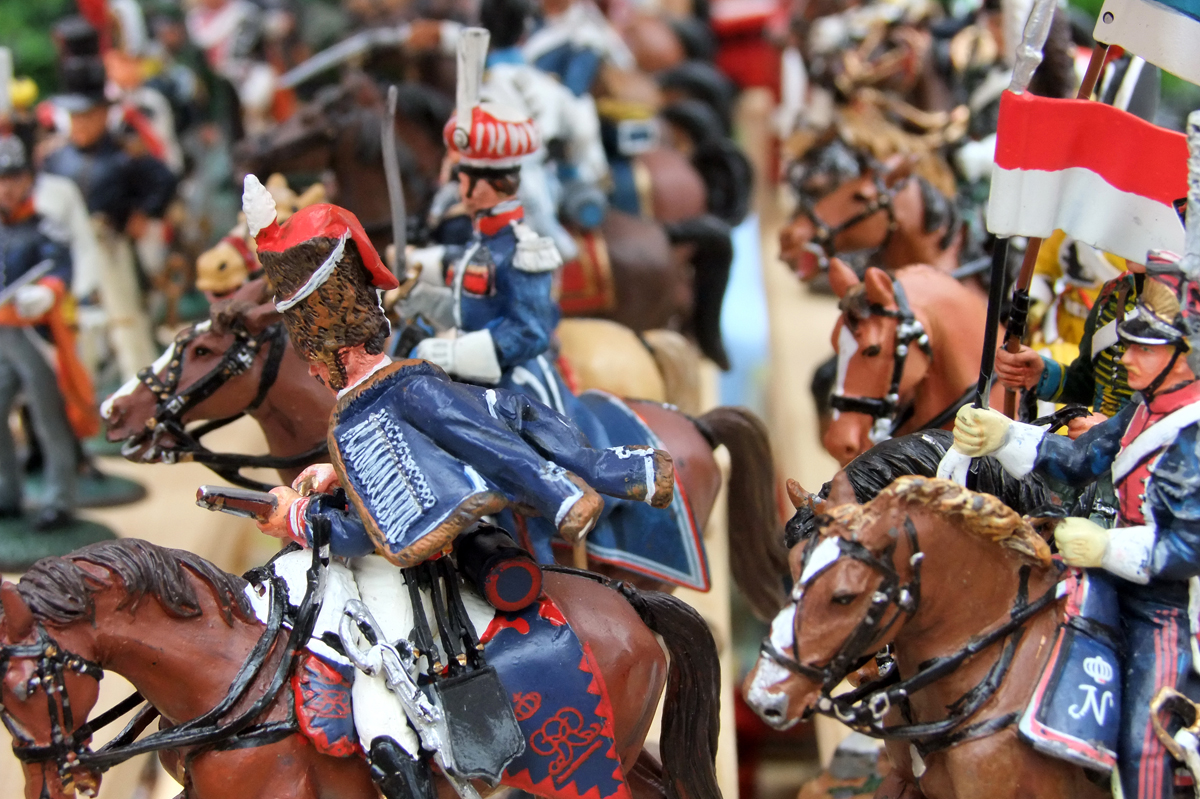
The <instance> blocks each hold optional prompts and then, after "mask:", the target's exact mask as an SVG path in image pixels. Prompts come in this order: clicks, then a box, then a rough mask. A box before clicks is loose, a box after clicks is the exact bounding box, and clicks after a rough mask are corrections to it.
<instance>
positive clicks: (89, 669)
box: [0, 624, 131, 791]
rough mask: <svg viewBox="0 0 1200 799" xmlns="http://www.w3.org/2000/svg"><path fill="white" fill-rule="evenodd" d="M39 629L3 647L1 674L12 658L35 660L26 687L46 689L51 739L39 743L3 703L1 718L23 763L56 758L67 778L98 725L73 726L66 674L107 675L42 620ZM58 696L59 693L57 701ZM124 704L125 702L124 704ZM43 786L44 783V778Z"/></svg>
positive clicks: (1, 652) (61, 773)
mask: <svg viewBox="0 0 1200 799" xmlns="http://www.w3.org/2000/svg"><path fill="white" fill-rule="evenodd" d="M36 630H37V640H36V641H35V642H34V643H32V644H15V645H10V646H5V647H0V675H4V674H7V673H8V666H9V662H10V661H12V660H21V659H29V660H33V661H34V674H33V676H32V677H31V678H30V679H29V680H28V682H26V683H25V686H24V690H25V691H26V692H27V693H28V694H32V693H33V692H34V691H36V690H37V689H38V688H41V689H43V690H44V691H45V693H46V707H47V710H46V713H47V716H48V718H49V722H50V743H49V744H47V745H45V746H39V745H38V744H37V743H36V742H35V741H34V740H33V739H31V738H30V737H29V736H27V735H26V734H25V731H24V730H23V729H22V728H21V727H20V726H18V725H17V724H16V723H15V722H14V720H13V719H12V717H11V716H10V715H9V713H8V710H7V708H4V707H3V706H0V722H3V724H4V726H5V727H6V728H7V729H8V732H9V734H10V735H11V736H12V738H13V752H14V753H15V754H16V756H17V758H18V759H19V760H21V761H22V762H24V763H49V762H54V763H55V764H57V766H58V775H59V777H60V779H62V780H63V781H64V782H65V781H67V780H68V778H69V777H70V775H71V772H72V771H74V770H75V769H77V768H79V767H80V765H81V764H80V757H81V756H83V755H84V754H85V753H86V752H87V751H88V745H87V742H88V741H89V740H90V738H91V736H92V732H93V731H94V729H95V728H94V727H93V726H92V725H90V724H85V725H83V726H81V727H80V728H79V729H74V727H75V721H74V716H73V713H72V711H71V698H70V696H69V695H68V694H67V682H66V676H67V674H68V673H71V672H74V673H76V674H81V675H86V676H88V677H91V678H92V679H94V680H96V681H97V682H98V681H99V680H100V679H101V678H102V677H103V676H104V670H103V669H102V668H101V667H100V664H99V663H96V662H94V661H91V660H88V659H86V658H83V657H80V656H79V655H75V654H72V653H70V652H68V651H66V650H64V649H63V648H62V647H60V646H58V644H56V643H55V641H54V640H53V639H52V638H51V637H50V636H49V635H48V634H47V633H46V630H45V628H44V627H43V626H42V625H41V624H38V625H37V628H36ZM56 697H58V700H57V701H56ZM124 704H125V703H122V705H124ZM130 709H131V707H124V709H123V711H122V712H128V711H129V710H130ZM60 710H61V712H60ZM98 720H99V719H98ZM44 790H45V783H44V782H43V791H44Z"/></svg>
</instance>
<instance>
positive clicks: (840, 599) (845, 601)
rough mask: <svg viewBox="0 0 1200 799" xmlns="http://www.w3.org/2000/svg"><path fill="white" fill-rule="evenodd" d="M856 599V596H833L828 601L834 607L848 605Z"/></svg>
mask: <svg viewBox="0 0 1200 799" xmlns="http://www.w3.org/2000/svg"><path fill="white" fill-rule="evenodd" d="M856 599H858V594H834V595H833V599H831V600H830V601H831V602H833V604H835V605H849V604H850V603H852V602H853V601H854V600H856Z"/></svg>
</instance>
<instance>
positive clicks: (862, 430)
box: [823, 258, 932, 466]
mask: <svg viewBox="0 0 1200 799" xmlns="http://www.w3.org/2000/svg"><path fill="white" fill-rule="evenodd" d="M829 282H830V284H831V285H832V286H833V289H834V292H835V293H836V294H837V295H838V297H839V299H840V307H841V309H842V316H841V319H839V320H838V323H837V325H836V326H835V327H834V331H833V348H834V351H835V352H836V353H837V359H838V361H837V363H838V368H837V382H836V384H835V386H834V393H833V400H832V404H833V407H834V414H833V420H832V421H831V422H830V424H829V427H828V429H827V430H826V431H825V437H824V440H823V443H824V445H825V449H826V450H828V451H829V453H830V454H831V455H833V456H834V457H835V458H837V459H838V462H839V463H840V464H841V465H842V466H845V465H846V464H847V463H849V462H850V461H851V460H853V459H854V458H855V457H856V456H857V455H859V454H861V453H862V452H864V451H865V450H867V449H869V448H870V447H871V445H872V444H876V443H878V442H879V441H882V440H884V439H885V438H888V437H890V436H891V435H892V434H893V433H894V432H895V431H896V429H898V427H899V426H900V423H901V422H902V421H904V419H903V418H902V417H903V415H904V412H905V409H906V407H909V406H910V405H911V402H912V398H913V394H914V393H915V391H916V389H917V386H918V385H919V384H920V383H921V382H922V381H923V380H924V379H925V377H926V375H927V373H928V371H929V367H930V364H931V362H932V357H931V356H932V349H931V345H930V343H929V338H928V336H927V335H925V328H924V326H923V325H922V324H921V322H920V321H919V320H918V319H917V318H916V316H915V315H914V313H913V311H912V309H911V308H910V307H909V305H908V301H907V298H906V296H905V294H904V292H903V288H902V287H900V286H901V284H900V283H899V282H896V281H893V280H892V278H890V277H888V275H887V273H886V272H884V271H883V270H882V269H876V268H874V267H871V268H869V269H867V272H866V276H865V278H864V279H863V280H862V281H860V280H859V279H858V277H857V276H856V275H855V274H854V272H853V271H852V270H851V269H850V268H849V267H848V266H846V265H845V264H843V263H842V262H841V261H839V260H837V259H836V258H835V259H833V261H832V262H831V265H830V268H829Z"/></svg>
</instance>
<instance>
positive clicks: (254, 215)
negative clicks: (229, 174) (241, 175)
mask: <svg viewBox="0 0 1200 799" xmlns="http://www.w3.org/2000/svg"><path fill="white" fill-rule="evenodd" d="M242 213H244V214H245V215H246V225H247V226H248V227H249V228H250V235H251V236H257V235H258V231H260V230H262V229H263V228H266V227H270V226H271V224H272V223H274V221H275V219H276V216H277V215H276V212H275V198H274V197H272V196H271V193H270V192H269V191H267V187H266V186H264V185H263V184H262V183H261V182H260V181H259V179H258V178H256V177H255V176H254V175H246V182H245V183H244V184H243V188H242Z"/></svg>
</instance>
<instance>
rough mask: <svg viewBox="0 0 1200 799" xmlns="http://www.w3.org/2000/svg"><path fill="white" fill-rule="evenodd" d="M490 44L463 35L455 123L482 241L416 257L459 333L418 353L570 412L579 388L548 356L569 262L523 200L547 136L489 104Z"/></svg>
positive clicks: (454, 139) (450, 128)
mask: <svg viewBox="0 0 1200 799" xmlns="http://www.w3.org/2000/svg"><path fill="white" fill-rule="evenodd" d="M487 42H488V35H487V32H486V31H483V30H480V29H478V28H472V29H468V30H466V31H464V33H463V35H462V39H461V41H460V45H459V47H460V50H459V72H458V75H459V91H458V110H457V111H456V112H455V116H454V117H452V118H451V120H450V122H448V123H447V125H446V129H445V138H446V144H447V147H448V148H449V150H450V152H451V153H452V154H453V155H457V157H458V180H459V185H460V188H461V197H462V201H463V203H464V205H465V206H466V208H467V210H468V212H469V213H470V215H471V217H472V220H473V224H474V233H475V234H474V238H473V239H472V241H471V242H470V243H469V244H468V245H467V246H466V247H465V248H459V247H434V248H430V249H428V250H425V251H422V252H420V253H418V254H417V255H416V258H417V260H418V261H419V262H420V263H421V264H422V266H423V268H422V276H423V279H424V280H426V281H428V282H432V283H434V284H437V285H441V286H449V289H450V291H451V292H452V295H453V322H452V324H453V326H454V328H455V331H453V334H455V335H454V337H453V338H444V337H438V338H427V339H425V340H424V341H422V342H421V343H420V344H419V345H418V346H417V348H416V350H415V352H414V355H415V357H418V358H424V359H426V360H428V361H432V362H433V363H436V364H437V365H438V366H440V367H442V368H443V369H445V370H446V372H448V373H449V374H450V375H451V376H452V377H455V378H458V379H460V380H466V381H469V382H472V383H480V384H483V385H500V386H503V387H505V388H508V389H512V390H517V391H522V392H524V393H527V394H528V395H529V396H531V397H533V398H535V399H538V400H540V401H541V402H543V403H545V404H547V405H551V406H552V407H555V409H556V410H558V411H560V412H567V408H566V407H565V405H564V404H563V403H564V401H565V398H566V397H567V396H568V395H569V391H567V389H566V386H565V385H564V384H563V383H562V379H561V378H560V377H559V376H558V375H557V373H556V371H555V369H554V366H553V358H547V357H546V356H545V353H546V350H547V349H549V346H550V337H551V335H552V334H553V332H554V328H555V327H556V326H557V325H558V318H559V310H558V305H557V303H556V302H555V301H554V298H553V281H554V272H555V270H556V269H558V267H559V266H560V265H561V264H562V259H561V257H560V255H559V253H558V251H557V249H556V248H555V245H554V242H553V241H551V240H550V239H548V238H543V237H540V236H538V235H537V234H536V233H535V232H533V231H532V230H531V229H530V228H529V227H528V226H527V225H526V224H525V222H524V217H525V209H524V207H523V206H522V205H521V202H520V200H519V199H518V198H517V191H518V188H519V186H520V181H521V177H520V175H521V171H520V170H521V162H522V161H523V160H524V159H525V158H526V157H528V156H529V155H531V154H532V153H534V152H535V151H536V150H537V149H538V147H539V141H538V133H537V130H536V129H535V127H534V125H533V122H532V120H530V119H529V118H528V117H526V116H525V115H524V114H521V113H519V112H517V111H515V110H513V109H512V108H508V107H504V106H499V105H495V104H492V103H480V102H479V86H480V76H481V75H482V72H483V58H484V54H485V53H486V51H487ZM571 415H572V416H573V414H571Z"/></svg>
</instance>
